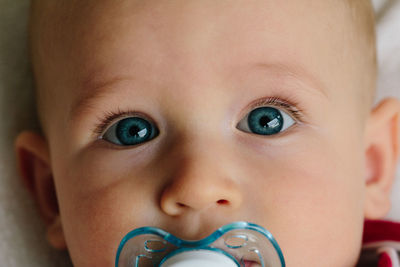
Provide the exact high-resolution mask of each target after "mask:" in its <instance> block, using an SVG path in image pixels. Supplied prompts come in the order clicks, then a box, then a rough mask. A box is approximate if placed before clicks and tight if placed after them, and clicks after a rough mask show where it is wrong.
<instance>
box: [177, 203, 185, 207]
mask: <svg viewBox="0 0 400 267" xmlns="http://www.w3.org/2000/svg"><path fill="white" fill-rule="evenodd" d="M177 204H178V206H179V207H181V208H184V207H186V205H185V204H182V203H180V202H178V203H177Z"/></svg>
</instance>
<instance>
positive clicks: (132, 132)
mask: <svg viewBox="0 0 400 267" xmlns="http://www.w3.org/2000/svg"><path fill="white" fill-rule="evenodd" d="M139 131H140V129H139V127H137V126H136V125H135V126H132V127H131V128H130V129H129V134H130V135H131V136H135V135H137V134H138V132H139Z"/></svg>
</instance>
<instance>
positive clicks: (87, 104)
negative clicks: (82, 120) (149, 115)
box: [68, 75, 133, 121]
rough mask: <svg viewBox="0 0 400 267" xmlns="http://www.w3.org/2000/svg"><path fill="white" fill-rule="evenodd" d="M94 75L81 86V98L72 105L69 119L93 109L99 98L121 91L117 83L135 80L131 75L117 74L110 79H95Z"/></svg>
mask: <svg viewBox="0 0 400 267" xmlns="http://www.w3.org/2000/svg"><path fill="white" fill-rule="evenodd" d="M93 77H94V76H92V75H91V76H90V78H88V79H86V80H84V82H82V85H81V88H82V89H83V93H82V94H81V97H80V99H79V100H78V101H76V103H74V104H73V105H72V107H71V109H70V111H69V115H68V118H69V121H71V120H73V119H74V118H78V117H79V116H81V115H83V114H85V113H86V112H88V111H89V110H91V109H93V108H94V105H93V104H94V103H96V102H98V100H99V99H103V98H105V97H107V96H108V95H110V94H114V93H116V92H118V91H120V89H119V88H118V87H116V86H115V85H116V84H118V83H121V82H124V81H129V80H133V78H132V77H129V76H115V77H113V78H111V79H108V80H103V81H95V80H94V78H93Z"/></svg>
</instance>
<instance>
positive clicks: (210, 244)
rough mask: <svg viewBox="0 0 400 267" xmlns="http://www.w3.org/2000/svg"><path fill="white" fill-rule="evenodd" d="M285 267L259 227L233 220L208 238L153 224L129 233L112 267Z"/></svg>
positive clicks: (267, 234)
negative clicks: (194, 237)
mask: <svg viewBox="0 0 400 267" xmlns="http://www.w3.org/2000/svg"><path fill="white" fill-rule="evenodd" d="M248 265H250V266H261V267H266V266H268V267H285V260H284V258H283V254H282V251H281V249H280V247H279V245H278V243H277V242H276V240H275V239H274V237H273V236H272V234H271V233H270V232H268V231H267V230H266V229H264V228H263V227H261V226H259V225H256V224H252V223H247V222H234V223H231V224H227V225H225V226H222V227H221V228H219V229H218V230H216V231H215V232H214V233H212V234H211V235H209V236H208V237H206V238H204V239H201V240H197V241H188V240H182V239H180V238H178V237H175V236H174V235H172V234H170V233H168V232H166V231H164V230H161V229H159V228H154V227H142V228H138V229H135V230H133V231H131V232H129V233H128V234H127V235H126V236H125V237H124V238H123V239H122V241H121V243H120V245H119V247H118V251H117V255H116V259H115V266H116V267H245V266H248Z"/></svg>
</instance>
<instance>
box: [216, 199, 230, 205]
mask: <svg viewBox="0 0 400 267" xmlns="http://www.w3.org/2000/svg"><path fill="white" fill-rule="evenodd" d="M217 203H218V204H220V205H227V204H228V200H226V199H220V200H218V201H217Z"/></svg>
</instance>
